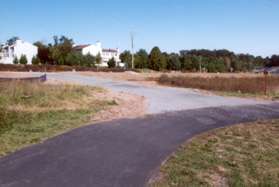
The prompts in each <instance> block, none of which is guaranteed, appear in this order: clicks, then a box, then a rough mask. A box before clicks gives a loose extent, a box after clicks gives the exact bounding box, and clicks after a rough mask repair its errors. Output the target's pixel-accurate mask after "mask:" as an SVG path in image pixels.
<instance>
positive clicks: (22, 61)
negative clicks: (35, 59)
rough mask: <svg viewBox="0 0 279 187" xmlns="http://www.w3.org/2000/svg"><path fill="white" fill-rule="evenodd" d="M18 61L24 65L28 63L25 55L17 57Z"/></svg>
mask: <svg viewBox="0 0 279 187" xmlns="http://www.w3.org/2000/svg"><path fill="white" fill-rule="evenodd" d="M19 63H20V64H24V65H25V64H27V63H28V60H27V57H26V55H21V57H20V59H19Z"/></svg>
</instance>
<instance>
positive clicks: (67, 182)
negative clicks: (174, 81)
mask: <svg viewBox="0 0 279 187" xmlns="http://www.w3.org/2000/svg"><path fill="white" fill-rule="evenodd" d="M278 117H279V104H277V103H276V104H271V105H255V106H241V107H218V108H204V109H196V110H187V111H180V112H174V113H171V112H170V113H166V114H158V115H150V116H146V117H144V118H139V119H121V120H115V121H111V122H105V123H100V124H97V125H91V126H87V127H83V128H80V129H76V130H73V131H71V132H69V133H66V134H63V135H61V136H58V137H55V138H53V139H50V140H48V141H46V142H44V143H43V144H38V145H34V146H31V147H29V148H26V149H23V150H21V151H18V152H16V153H14V154H12V155H10V156H7V157H4V158H2V159H0V186H1V187H6V186H7V187H14V186H16V187H17V186H20V187H25V186H26V187H27V186H28V187H33V186H34V187H49V186H52V187H56V186H57V187H59V186H67V187H71V186H73V187H76V186H98V187H111V186H115V187H118V186H119V187H123V186H145V185H147V182H148V180H149V179H150V177H151V176H152V175H153V174H154V173H155V172H157V169H158V167H159V166H160V164H161V163H162V161H163V160H164V159H166V158H167V156H168V155H170V154H171V153H172V152H173V151H175V150H176V149H177V147H178V146H179V145H181V144H182V143H183V142H185V141H186V140H188V139H190V138H191V137H193V136H194V135H197V134H199V133H202V132H205V131H208V130H210V129H214V128H219V127H224V126H228V125H232V124H237V123H242V122H248V121H253V120H256V119H269V118H278Z"/></svg>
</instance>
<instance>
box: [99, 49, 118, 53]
mask: <svg viewBox="0 0 279 187" xmlns="http://www.w3.org/2000/svg"><path fill="white" fill-rule="evenodd" d="M102 51H103V52H112V53H117V52H118V51H117V49H103V50H102Z"/></svg>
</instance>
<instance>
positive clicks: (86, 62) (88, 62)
mask: <svg viewBox="0 0 279 187" xmlns="http://www.w3.org/2000/svg"><path fill="white" fill-rule="evenodd" d="M95 61H96V58H95V57H94V56H92V55H90V54H87V55H85V56H83V60H82V64H81V65H82V66H87V67H95Z"/></svg>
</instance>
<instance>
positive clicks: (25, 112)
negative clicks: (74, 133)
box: [0, 81, 116, 157]
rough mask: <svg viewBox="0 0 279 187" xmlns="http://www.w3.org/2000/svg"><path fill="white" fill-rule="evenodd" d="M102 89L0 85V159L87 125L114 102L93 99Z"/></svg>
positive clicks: (27, 84)
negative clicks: (20, 149)
mask: <svg viewBox="0 0 279 187" xmlns="http://www.w3.org/2000/svg"><path fill="white" fill-rule="evenodd" d="M100 92H104V90H102V89H100V88H95V87H88V86H78V85H66V84H63V85H48V84H43V83H29V82H28V83H27V82H22V81H20V82H6V83H5V82H1V83H0V157H1V156H3V155H5V154H7V153H10V152H13V151H15V150H17V149H19V148H22V147H25V146H27V145H30V144H34V143H37V142H40V141H43V140H45V139H47V138H50V137H53V136H56V135H58V134H61V133H64V132H66V131H68V130H71V129H74V128H77V127H80V126H83V125H86V124H87V123H88V122H91V119H92V117H93V116H95V115H96V114H97V113H98V112H99V111H101V110H104V109H107V108H109V107H110V106H112V105H115V104H116V103H115V101H113V100H109V98H108V99H99V98H97V97H96V95H97V94H99V93H100Z"/></svg>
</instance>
